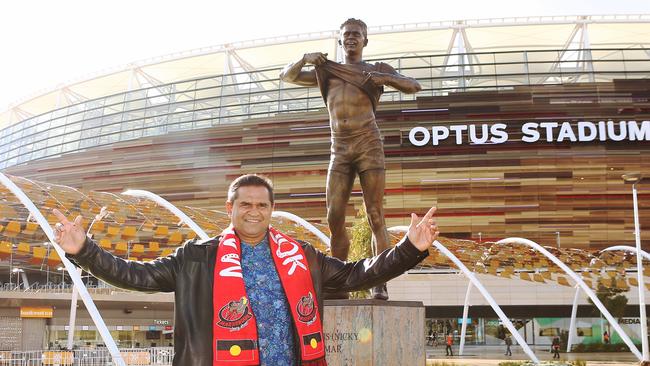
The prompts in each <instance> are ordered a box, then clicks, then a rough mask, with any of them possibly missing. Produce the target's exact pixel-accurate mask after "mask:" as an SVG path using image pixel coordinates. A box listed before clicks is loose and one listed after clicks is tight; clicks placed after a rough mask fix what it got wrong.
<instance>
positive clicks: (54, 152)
mask: <svg viewBox="0 0 650 366" xmlns="http://www.w3.org/2000/svg"><path fill="white" fill-rule="evenodd" d="M60 153H61V145H57V146H52V147H48V148H47V150H45V156H52V155H58V154H60Z"/></svg>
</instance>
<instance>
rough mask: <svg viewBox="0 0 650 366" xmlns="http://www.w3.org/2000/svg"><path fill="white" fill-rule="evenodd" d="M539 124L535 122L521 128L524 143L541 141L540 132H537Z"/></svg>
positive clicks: (525, 124)
mask: <svg viewBox="0 0 650 366" xmlns="http://www.w3.org/2000/svg"><path fill="white" fill-rule="evenodd" d="M537 126H538V124H537V123H535V122H528V123H524V125H523V126H521V132H522V133H523V134H524V136H523V137H522V138H521V140H522V141H523V142H537V141H538V140H539V132H537Z"/></svg>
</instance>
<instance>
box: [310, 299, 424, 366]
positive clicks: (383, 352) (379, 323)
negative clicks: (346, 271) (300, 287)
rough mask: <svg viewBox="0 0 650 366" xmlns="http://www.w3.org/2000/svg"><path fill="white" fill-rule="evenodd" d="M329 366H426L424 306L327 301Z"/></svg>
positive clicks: (383, 302) (394, 302)
mask: <svg viewBox="0 0 650 366" xmlns="http://www.w3.org/2000/svg"><path fill="white" fill-rule="evenodd" d="M324 305H325V306H324V311H325V315H324V319H323V327H324V329H323V332H324V336H325V347H326V353H327V365H328V366H348V365H359V366H365V365H368V366H371V365H376V366H382V365H385V366H389V365H414V366H415V365H424V364H425V351H424V336H425V334H424V306H423V304H422V302H419V301H382V300H326V301H325V304H324Z"/></svg>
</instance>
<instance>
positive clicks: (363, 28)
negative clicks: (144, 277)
mask: <svg viewBox="0 0 650 366" xmlns="http://www.w3.org/2000/svg"><path fill="white" fill-rule="evenodd" d="M346 25H358V26H360V27H361V32H362V33H363V38H365V39H368V26H367V25H366V23H364V22H363V20H361V19H355V18H348V20H346V21H345V22H343V24H341V27H339V29H343V27H345V26H346Z"/></svg>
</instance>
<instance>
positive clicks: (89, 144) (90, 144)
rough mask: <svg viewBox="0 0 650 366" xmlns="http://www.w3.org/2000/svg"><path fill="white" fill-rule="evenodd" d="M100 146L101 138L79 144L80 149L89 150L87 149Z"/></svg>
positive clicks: (90, 139)
mask: <svg viewBox="0 0 650 366" xmlns="http://www.w3.org/2000/svg"><path fill="white" fill-rule="evenodd" d="M97 145H99V138H98V137H93V138H88V139H85V140H81V142H80V143H79V147H80V148H87V147H94V146H97Z"/></svg>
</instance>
